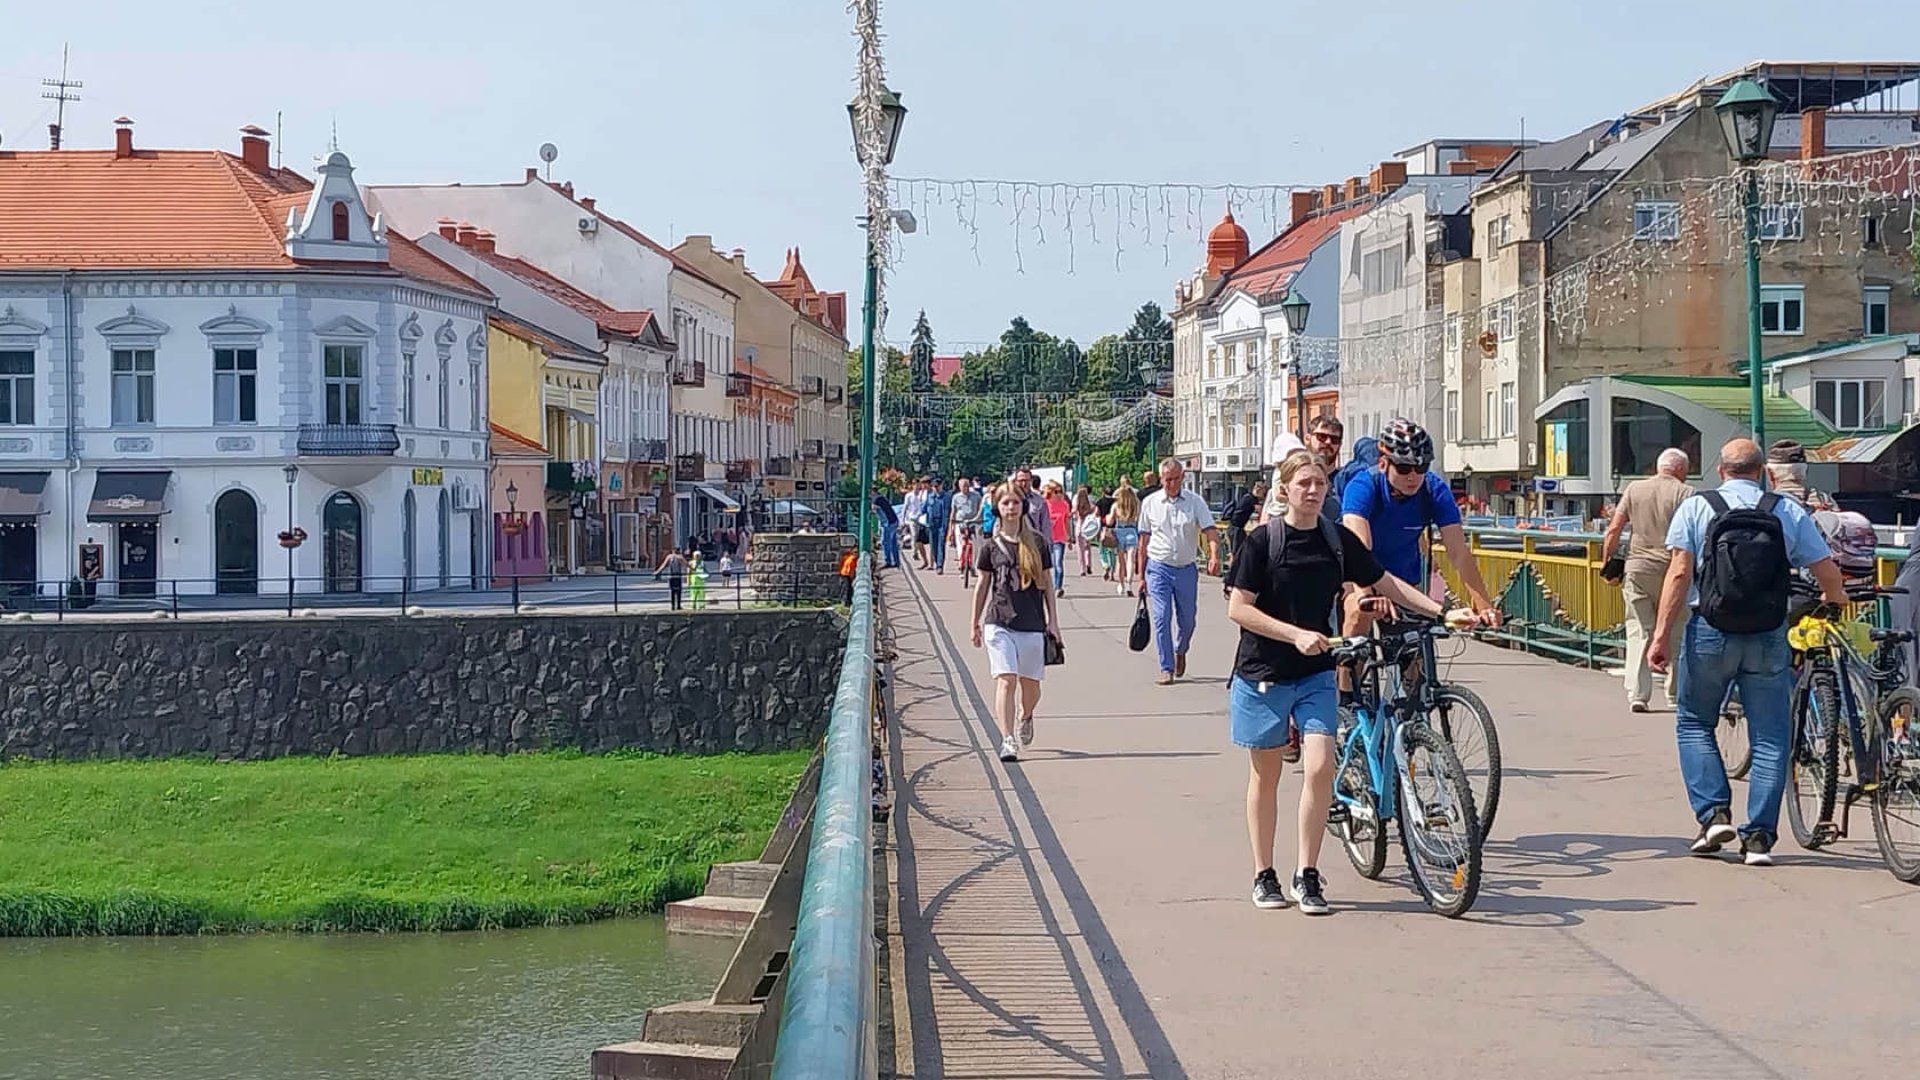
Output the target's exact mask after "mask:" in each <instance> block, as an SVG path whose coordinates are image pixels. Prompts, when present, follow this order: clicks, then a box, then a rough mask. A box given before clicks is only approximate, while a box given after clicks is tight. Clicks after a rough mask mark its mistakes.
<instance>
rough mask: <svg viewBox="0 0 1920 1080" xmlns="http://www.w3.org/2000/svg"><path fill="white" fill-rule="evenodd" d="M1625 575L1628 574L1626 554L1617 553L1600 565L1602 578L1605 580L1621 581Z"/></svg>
mask: <svg viewBox="0 0 1920 1080" xmlns="http://www.w3.org/2000/svg"><path fill="white" fill-rule="evenodd" d="M1625 576H1627V557H1626V556H1624V555H1615V556H1614V557H1612V558H1611V559H1608V560H1607V561H1606V562H1605V563H1604V564H1602V565H1601V567H1600V578H1601V580H1603V581H1619V580H1620V579H1621V578H1623V577H1625Z"/></svg>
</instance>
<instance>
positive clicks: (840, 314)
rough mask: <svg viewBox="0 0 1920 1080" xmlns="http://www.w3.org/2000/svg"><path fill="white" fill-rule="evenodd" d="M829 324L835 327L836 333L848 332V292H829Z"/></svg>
mask: <svg viewBox="0 0 1920 1080" xmlns="http://www.w3.org/2000/svg"><path fill="white" fill-rule="evenodd" d="M827 325H828V326H831V327H833V329H834V332H835V333H840V334H844V333H846V332H847V294H846V293H843V292H830V293H828V294H827Z"/></svg>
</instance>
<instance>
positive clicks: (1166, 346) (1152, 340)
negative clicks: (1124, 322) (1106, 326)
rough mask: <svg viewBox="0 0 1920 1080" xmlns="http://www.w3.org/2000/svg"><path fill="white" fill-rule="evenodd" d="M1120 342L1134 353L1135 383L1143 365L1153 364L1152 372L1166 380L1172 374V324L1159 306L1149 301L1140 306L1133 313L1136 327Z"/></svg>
mask: <svg viewBox="0 0 1920 1080" xmlns="http://www.w3.org/2000/svg"><path fill="white" fill-rule="evenodd" d="M1121 339H1122V340H1123V341H1125V342H1127V343H1128V345H1129V346H1131V348H1130V349H1129V350H1128V351H1129V352H1131V353H1133V354H1134V355H1133V356H1132V358H1131V359H1132V360H1133V367H1134V370H1133V372H1132V375H1133V378H1134V380H1136V381H1138V380H1139V379H1140V364H1141V363H1142V362H1143V361H1149V360H1150V361H1152V363H1153V370H1155V371H1157V372H1158V373H1159V377H1160V378H1162V379H1164V378H1165V377H1167V376H1168V375H1170V374H1171V373H1172V372H1173V321H1172V320H1171V319H1168V318H1167V317H1166V315H1165V313H1163V312H1162V311H1161V310H1160V305H1159V304H1156V303H1154V302H1153V301H1151V300H1149V301H1147V302H1146V303H1144V304H1141V305H1140V310H1139V311H1136V312H1134V313H1133V325H1132V326H1129V327H1127V332H1126V333H1125V334H1123V335H1121Z"/></svg>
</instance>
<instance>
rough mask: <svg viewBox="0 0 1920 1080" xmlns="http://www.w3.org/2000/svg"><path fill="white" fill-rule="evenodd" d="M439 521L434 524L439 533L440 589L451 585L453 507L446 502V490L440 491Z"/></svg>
mask: <svg viewBox="0 0 1920 1080" xmlns="http://www.w3.org/2000/svg"><path fill="white" fill-rule="evenodd" d="M438 517H439V519H438V521H437V522H436V524H437V525H438V526H439V532H440V587H441V588H443V589H444V588H447V587H448V586H450V585H452V584H453V507H452V504H451V503H450V502H449V501H448V500H447V489H446V488H441V489H440V510H439V515H438Z"/></svg>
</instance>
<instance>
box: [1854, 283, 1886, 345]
mask: <svg viewBox="0 0 1920 1080" xmlns="http://www.w3.org/2000/svg"><path fill="white" fill-rule="evenodd" d="M1875 308H1878V309H1879V311H1880V329H1878V330H1875V329H1874V328H1873V312H1874V309H1875ZM1892 317H1893V287H1892V286H1891V285H1868V286H1866V287H1864V288H1862V289H1861V290H1860V332H1861V333H1862V334H1885V333H1888V332H1890V329H1891V327H1892V326H1893V322H1892Z"/></svg>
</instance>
